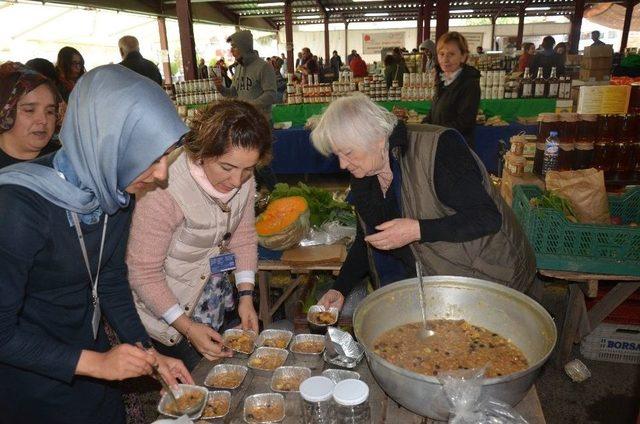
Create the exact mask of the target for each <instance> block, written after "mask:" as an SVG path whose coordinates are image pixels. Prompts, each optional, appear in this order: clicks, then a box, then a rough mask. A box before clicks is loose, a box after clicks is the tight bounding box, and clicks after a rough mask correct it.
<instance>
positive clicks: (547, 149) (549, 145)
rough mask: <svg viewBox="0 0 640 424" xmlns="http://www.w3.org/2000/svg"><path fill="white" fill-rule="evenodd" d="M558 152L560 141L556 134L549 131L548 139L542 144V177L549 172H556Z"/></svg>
mask: <svg viewBox="0 0 640 424" xmlns="http://www.w3.org/2000/svg"><path fill="white" fill-rule="evenodd" d="M559 152H560V141H559V140H558V132H557V131H550V132H549V137H547V140H546V141H545V143H544V159H543V161H542V175H546V174H547V172H549V171H557V170H558V154H559Z"/></svg>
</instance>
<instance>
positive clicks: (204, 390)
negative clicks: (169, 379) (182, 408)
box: [158, 384, 209, 420]
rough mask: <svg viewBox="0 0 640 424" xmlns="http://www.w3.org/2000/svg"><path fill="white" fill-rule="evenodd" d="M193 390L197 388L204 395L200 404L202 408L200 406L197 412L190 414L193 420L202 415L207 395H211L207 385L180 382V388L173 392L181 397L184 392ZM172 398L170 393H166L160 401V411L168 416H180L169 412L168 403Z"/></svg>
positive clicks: (177, 396)
mask: <svg viewBox="0 0 640 424" xmlns="http://www.w3.org/2000/svg"><path fill="white" fill-rule="evenodd" d="M191 390H195V391H198V392H201V393H202V394H203V395H204V397H203V398H202V404H201V405H200V408H198V410H197V411H196V412H194V413H193V414H191V415H189V418H191V419H192V420H196V419H198V418H200V415H202V410H203V409H204V405H205V403H206V401H207V396H208V395H209V390H207V388H206V387H202V386H193V385H191V384H178V388H177V389H176V390H173V394H174V396H175V397H176V398H179V397H180V396H182V395H183V394H184V393H186V392H188V391H191ZM171 401H172V400H171V398H170V397H169V394H168V393H165V394H164V395H163V396H162V397H161V398H160V402H158V412H159V413H161V414H162V415H166V416H168V417H172V418H179V417H180V415H174V414H171V413H169V412H167V404H168V403H169V402H171Z"/></svg>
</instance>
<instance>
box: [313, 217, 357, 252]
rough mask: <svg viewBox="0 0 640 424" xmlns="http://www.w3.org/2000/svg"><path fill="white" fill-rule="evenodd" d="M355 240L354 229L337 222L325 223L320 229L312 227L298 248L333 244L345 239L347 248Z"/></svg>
mask: <svg viewBox="0 0 640 424" xmlns="http://www.w3.org/2000/svg"><path fill="white" fill-rule="evenodd" d="M355 238H356V227H347V226H344V225H340V224H339V223H338V222H337V221H331V222H325V223H324V224H322V226H321V227H320V228H317V227H312V228H311V229H310V230H309V232H308V233H307V236H306V237H305V238H304V239H303V240H302V241H300V246H318V245H322V244H325V245H330V244H335V243H337V242H338V241H340V240H342V239H347V243H345V244H346V245H347V246H348V245H349V244H351V243H353V240H354V239H355Z"/></svg>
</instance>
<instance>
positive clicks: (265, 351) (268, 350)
mask: <svg viewBox="0 0 640 424" xmlns="http://www.w3.org/2000/svg"><path fill="white" fill-rule="evenodd" d="M267 355H275V356H278V357H279V358H280V365H278V366H277V367H276V368H274V369H268V368H261V367H258V366H254V365H252V362H253V361H254V360H255V359H258V358H261V357H263V356H267ZM288 356H289V351H288V350H286V349H278V348H276V347H259V348H257V349H256V350H255V352H253V354H252V355H251V356H250V357H249V361H248V363H247V366H248V367H249V368H251V369H252V370H254V372H255V373H257V374H260V375H266V376H268V375H271V373H273V372H274V371H275V370H276V369H277V368H279V367H281V366H283V365H284V363H285V362H287V357H288Z"/></svg>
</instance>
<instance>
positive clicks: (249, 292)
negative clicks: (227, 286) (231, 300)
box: [238, 290, 253, 298]
mask: <svg viewBox="0 0 640 424" xmlns="http://www.w3.org/2000/svg"><path fill="white" fill-rule="evenodd" d="M242 296H253V290H239V291H238V297H239V298H240V297H242Z"/></svg>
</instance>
